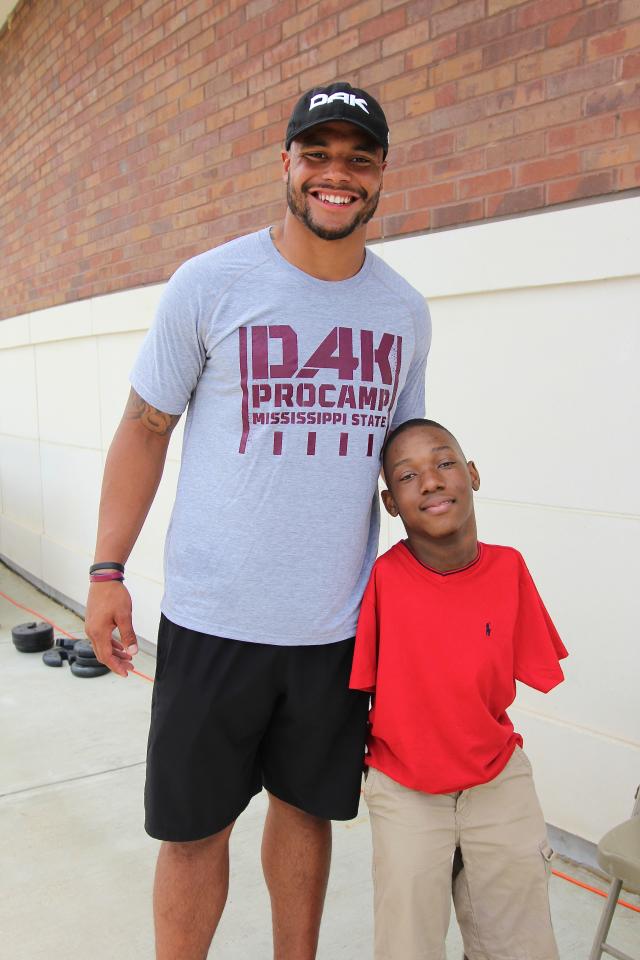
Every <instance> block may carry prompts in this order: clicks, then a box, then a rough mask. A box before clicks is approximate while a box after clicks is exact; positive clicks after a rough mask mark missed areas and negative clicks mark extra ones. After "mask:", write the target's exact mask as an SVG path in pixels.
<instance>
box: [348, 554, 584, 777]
mask: <svg viewBox="0 0 640 960" xmlns="http://www.w3.org/2000/svg"><path fill="white" fill-rule="evenodd" d="M566 656H567V651H566V650H565V648H564V646H563V644H562V641H561V640H560V637H559V636H558V633H557V631H556V629H555V627H554V625H553V623H552V622H551V619H550V617H549V614H548V613H547V611H546V610H545V608H544V604H543V603H542V600H541V599H540V596H539V595H538V591H537V590H536V587H535V584H534V582H533V580H532V579H531V575H530V573H529V571H528V570H527V567H526V565H525V562H524V560H523V559H522V556H521V555H520V554H519V553H518V551H517V550H514V549H513V548H512V547H498V546H493V545H489V544H479V552H478V556H477V558H476V560H474V561H473V563H471V564H469V565H468V566H466V567H464V568H462V569H461V570H455V571H451V572H450V573H445V574H443V573H438V572H437V571H436V570H433V569H431V568H429V567H426V566H424V565H423V564H422V563H420V562H419V561H418V560H416V558H415V557H414V556H413V554H412V553H411V552H410V550H409V548H408V547H407V546H406V544H405V543H398V544H396V545H395V546H394V547H392V548H391V550H389V551H388V552H387V553H385V554H384V555H383V556H382V557H380V558H379V559H378V560H377V561H376V563H375V565H374V567H373V570H372V573H371V578H370V580H369V583H368V586H367V589H366V591H365V595H364V599H363V602H362V609H361V612H360V620H359V622H358V631H357V636H356V645H355V653H354V659H353V668H352V672H351V682H350V686H351V687H352V688H355V689H358V690H367V691H370V692H371V693H372V694H373V695H374V696H373V705H372V709H371V713H370V715H369V720H370V724H371V727H370V736H369V740H368V753H367V756H366V762H367V763H368V764H370V765H371V766H373V767H377V768H378V769H379V770H382V772H383V773H386V774H387V775H388V776H389V777H391V778H392V779H394V780H396V781H397V782H398V783H402V784H404V786H407V787H411V788H412V789H414V790H422V791H424V792H426V793H452V792H454V791H457V790H465V789H467V788H468V787H473V786H476V785H477V784H480V783H486V782H488V781H489V780H492V779H493V778H494V777H496V776H497V775H498V774H499V773H500V771H501V770H502V769H503V767H504V766H505V765H506V763H507V761H508V760H509V757H510V756H511V754H512V753H513V751H514V749H515V746H516V744H518V745H521V744H522V737H521V736H520V735H519V734H518V733H516V732H515V731H514V729H513V724H512V723H511V721H510V720H509V717H508V716H507V708H508V707H509V705H510V704H511V703H513V700H514V697H515V681H516V680H521V681H522V682H523V683H526V684H528V686H530V687H534V688H535V689H536V690H541V691H542V692H543V693H546V692H547V691H549V690H551V689H552V688H553V687H555V686H556V685H557V684H558V683H560V682H561V681H562V680H563V679H564V675H563V673H562V670H561V668H560V665H559V662H558V661H559V660H561V659H562V658H563V657H566Z"/></svg>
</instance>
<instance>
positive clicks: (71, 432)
mask: <svg viewBox="0 0 640 960" xmlns="http://www.w3.org/2000/svg"><path fill="white" fill-rule="evenodd" d="M36 370H37V377H38V415H39V419H40V438H41V439H42V440H43V441H46V442H50V443H62V444H69V445H73V446H80V447H92V448H95V449H99V448H100V443H101V436H100V409H99V391H98V365H97V350H96V342H95V340H93V339H86V340H82V339H80V340H66V341H65V340H61V341H58V342H56V343H43V344H41V345H39V346H38V347H37V348H36Z"/></svg>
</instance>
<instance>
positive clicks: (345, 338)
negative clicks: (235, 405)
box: [238, 324, 402, 457]
mask: <svg viewBox="0 0 640 960" xmlns="http://www.w3.org/2000/svg"><path fill="white" fill-rule="evenodd" d="M238 334H239V364H240V384H241V389H242V435H241V438H240V447H239V452H240V453H246V450H247V443H248V440H249V435H250V432H251V431H252V430H253V429H265V428H267V427H276V428H277V427H282V426H298V427H305V426H306V427H313V429H312V430H308V431H307V434H306V440H305V443H306V453H307V455H308V456H314V455H315V452H316V436H317V432H318V430H323V429H326V428H327V427H329V426H331V427H334V428H335V427H340V426H341V427H344V428H345V429H344V430H343V431H340V433H339V440H338V445H337V453H338V455H339V456H341V457H344V456H347V455H348V454H349V452H350V448H349V441H350V436H351V434H352V432H353V428H362V427H364V428H366V430H367V431H368V433H367V434H366V438H365V439H364V442H363V443H357V447H358V449H359V448H360V447H361V448H362V453H363V454H364V455H365V456H368V457H370V456H372V455H373V449H374V436H375V434H374V433H372V432H370V431H371V430H372V429H374V430H379V431H385V430H386V429H387V426H388V424H389V414H390V411H391V410H392V409H393V405H394V403H395V400H396V395H397V392H398V381H399V377H400V368H401V364H402V337H401V336H399V335H396V334H392V333H383V334H382V336H379V338H378V339H377V340H376V336H375V334H374V332H373V331H372V330H365V329H362V330H360V331H359V332H358V331H354V330H353V328H352V327H341V326H336V327H333V329H332V330H331V331H330V332H329V333H328V334H327V335H326V336H325V337H324V339H323V340H322V341H321V342H320V343H319V344H318V346H317V347H316V348H315V350H313V351H312V353H311V355H310V356H309V357H307V358H306V359H302V358H301V356H300V351H299V347H298V336H297V334H296V331H295V330H294V329H293V327H291V326H290V325H289V324H273V325H269V326H254V327H251V328H247V327H241V328H240V329H239V331H238ZM296 442H297V440H296ZM283 443H284V439H283V431H282V430H280V429H274V431H273V454H274V455H275V456H279V455H281V454H282V451H283Z"/></svg>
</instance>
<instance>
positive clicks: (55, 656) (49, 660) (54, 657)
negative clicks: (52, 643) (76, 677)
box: [42, 648, 62, 667]
mask: <svg viewBox="0 0 640 960" xmlns="http://www.w3.org/2000/svg"><path fill="white" fill-rule="evenodd" d="M42 662H43V663H46V665H47V666H48V667H61V666H62V656H61V655H60V651H59V650H56V649H55V648H54V649H53V650H45V652H44V653H43V654H42Z"/></svg>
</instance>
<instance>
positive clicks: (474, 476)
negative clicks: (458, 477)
mask: <svg viewBox="0 0 640 960" xmlns="http://www.w3.org/2000/svg"><path fill="white" fill-rule="evenodd" d="M467 469H468V471H469V476H470V477H471V489H472V490H479V489H480V474H479V473H478V468H477V467H476V465H475V463H474V462H473V460H469V462H468V464H467Z"/></svg>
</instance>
